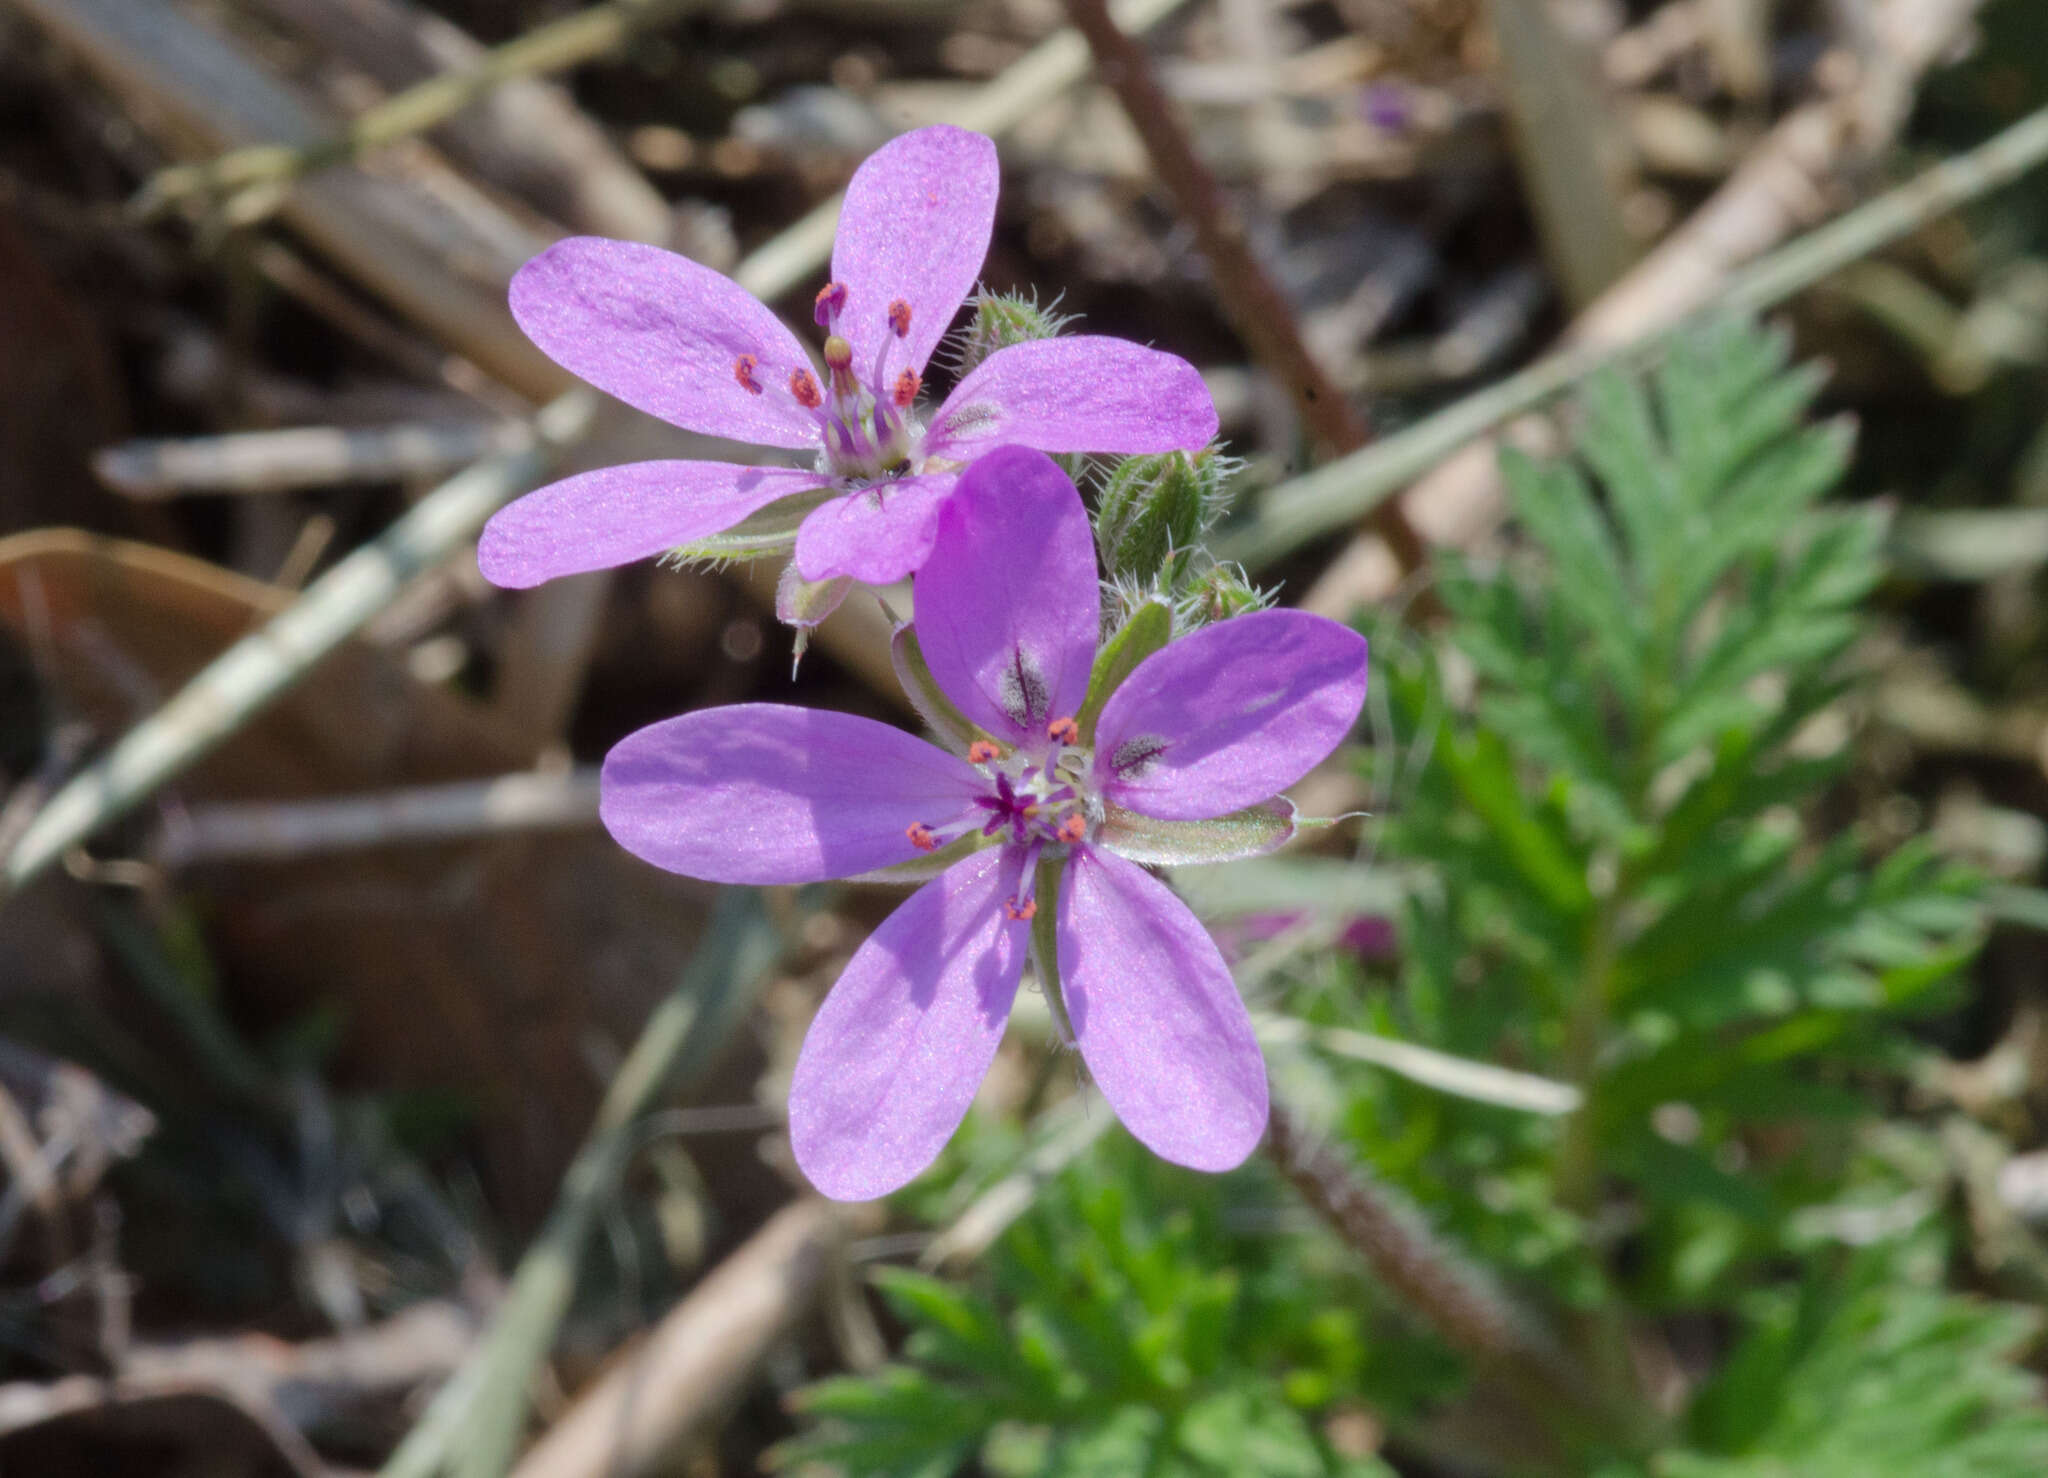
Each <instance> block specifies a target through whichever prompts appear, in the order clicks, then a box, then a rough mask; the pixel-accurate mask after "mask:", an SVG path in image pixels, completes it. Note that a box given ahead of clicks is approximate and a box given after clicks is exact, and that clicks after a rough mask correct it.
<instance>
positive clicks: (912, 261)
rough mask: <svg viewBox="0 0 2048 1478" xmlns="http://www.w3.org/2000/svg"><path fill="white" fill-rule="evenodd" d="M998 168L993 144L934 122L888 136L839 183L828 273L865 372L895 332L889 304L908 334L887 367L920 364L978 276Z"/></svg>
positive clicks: (857, 364) (846, 331) (843, 328)
mask: <svg viewBox="0 0 2048 1478" xmlns="http://www.w3.org/2000/svg"><path fill="white" fill-rule="evenodd" d="M1001 183H1002V171H1001V170H1000V168H998V166H997V164H996V146H995V145H994V144H993V143H991V142H989V140H987V139H985V138H983V137H982V136H981V135H980V134H978V133H969V132H967V130H965V129H962V128H951V127H948V126H946V125H944V124H937V125H934V126H933V127H930V128H920V129H917V130H916V131H914V132H912V133H906V134H904V135H903V136H902V137H901V138H897V139H892V140H890V141H889V142H888V143H886V144H884V145H882V147H881V148H879V149H877V150H875V152H874V153H872V154H870V155H869V156H868V157H867V160H866V162H865V163H863V164H862V165H861V167H860V168H859V169H857V170H855V171H854V175H853V180H852V182H851V183H849V184H848V185H847V187H846V204H845V205H844V206H843V207H842V208H841V209H840V212H839V235H838V238H837V239H836V240H835V241H834V242H833V244H832V280H833V281H834V282H838V283H843V284H845V286H846V292H847V298H846V306H845V308H844V309H842V310H841V314H840V318H839V331H840V333H841V334H843V335H844V336H845V337H846V340H847V342H849V343H850V344H852V345H853V362H854V366H855V367H856V368H857V369H858V370H859V371H860V373H862V374H867V373H868V372H869V369H870V366H872V365H873V363H874V361H875V355H876V352H877V351H878V350H879V349H881V347H882V345H883V343H884V342H885V340H889V339H893V338H894V337H895V333H894V330H893V329H892V328H891V327H890V325H889V305H890V304H891V303H895V302H899V301H900V302H903V303H907V304H908V305H909V306H910V333H909V336H908V337H907V338H905V339H903V340H902V341H901V342H899V343H897V344H895V345H894V346H893V347H891V348H890V350H889V373H891V374H894V373H895V372H896V371H897V370H899V369H901V368H902V367H904V366H905V365H906V364H907V365H908V366H909V367H910V368H911V369H914V370H919V371H922V370H923V369H924V367H925V362H926V361H927V360H929V359H930V358H931V356H932V350H933V349H934V348H935V347H936V346H937V345H938V342H939V340H940V339H941V338H943V337H945V333H946V330H947V328H948V327H950V326H951V324H952V322H953V315H954V314H955V313H957V312H959V311H960V304H961V303H962V302H963V301H964V300H965V299H966V297H967V294H968V292H969V291H970V290H971V289H972V288H973V286H974V279H975V278H976V277H978V276H980V274H981V262H982V258H983V257H985V256H987V255H988V238H989V232H990V230H991V229H992V227H993V226H994V224H995V216H996V190H997V188H998V187H999V186H1000V185H1001Z"/></svg>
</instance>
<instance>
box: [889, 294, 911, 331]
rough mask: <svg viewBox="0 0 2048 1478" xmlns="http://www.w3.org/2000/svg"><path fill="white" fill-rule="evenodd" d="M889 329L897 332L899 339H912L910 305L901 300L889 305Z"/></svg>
mask: <svg viewBox="0 0 2048 1478" xmlns="http://www.w3.org/2000/svg"><path fill="white" fill-rule="evenodd" d="M889 327H890V328H892V329H894V330H895V332H896V337H897V338H899V339H907V338H909V337H910V304H908V303H906V302H904V301H903V299H901V298H898V299H896V301H895V302H893V303H891V304H890V305H889Z"/></svg>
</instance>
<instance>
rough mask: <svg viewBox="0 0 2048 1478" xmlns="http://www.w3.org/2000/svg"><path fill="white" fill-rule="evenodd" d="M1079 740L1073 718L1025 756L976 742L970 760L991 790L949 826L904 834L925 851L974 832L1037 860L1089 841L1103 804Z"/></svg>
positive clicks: (921, 826)
mask: <svg viewBox="0 0 2048 1478" xmlns="http://www.w3.org/2000/svg"><path fill="white" fill-rule="evenodd" d="M1080 741H1081V730H1080V726H1079V725H1078V724H1076V723H1075V722H1074V720H1073V719H1071V718H1056V719H1054V720H1053V721H1052V722H1051V723H1049V724H1047V725H1046V730H1045V742H1044V744H1043V745H1042V746H1032V747H1031V749H1029V750H1027V749H1023V748H1019V749H1014V750H1009V751H1005V750H1003V749H1002V748H1001V747H1000V746H998V745H995V744H991V743H990V742H989V741H987V740H985V739H982V740H977V741H975V743H973V744H972V745H970V746H969V747H968V750H967V759H968V762H969V763H970V764H972V765H973V766H974V767H975V768H976V769H978V770H980V771H981V773H982V774H983V775H984V776H985V777H987V781H988V786H987V788H986V789H985V790H984V791H983V792H982V793H981V794H980V795H977V796H976V797H974V807H975V809H974V812H973V813H972V814H970V815H968V816H966V817H964V818H962V819H961V820H959V821H955V822H953V823H952V824H950V825H948V826H932V825H930V824H928V823H926V822H922V821H920V822H918V823H917V824H916V825H914V826H912V827H911V828H910V829H909V833H908V834H909V837H910V840H911V841H912V842H913V843H914V844H915V845H916V846H917V848H918V850H919V851H923V852H930V851H935V850H937V849H938V848H939V847H941V846H943V845H945V844H946V843H947V842H950V841H953V840H955V839H956V838H959V837H962V836H965V835H967V833H969V832H970V831H975V830H979V831H980V832H981V834H982V835H983V836H987V837H995V838H998V839H999V840H1001V841H1004V842H1007V843H1010V844H1011V845H1014V846H1024V847H1029V848H1030V849H1031V850H1032V852H1033V854H1034V856H1035V854H1036V853H1037V851H1038V849H1039V848H1040V847H1044V846H1050V845H1065V846H1071V845H1073V844H1074V843H1076V842H1084V841H1086V840H1087V839H1088V837H1089V835H1090V834H1091V833H1092V832H1093V831H1094V829H1095V824H1096V823H1097V822H1098V821H1100V820H1101V819H1102V803H1101V801H1100V800H1099V799H1097V797H1096V795H1095V783H1094V771H1095V761H1094V755H1093V753H1092V752H1091V751H1089V750H1086V749H1083V748H1082V747H1081V742H1080Z"/></svg>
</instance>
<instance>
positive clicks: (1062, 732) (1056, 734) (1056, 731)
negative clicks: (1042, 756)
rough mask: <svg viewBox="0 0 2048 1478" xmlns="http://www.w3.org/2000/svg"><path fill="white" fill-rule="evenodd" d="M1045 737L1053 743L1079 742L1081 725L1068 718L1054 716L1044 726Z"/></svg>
mask: <svg viewBox="0 0 2048 1478" xmlns="http://www.w3.org/2000/svg"><path fill="white" fill-rule="evenodd" d="M1045 737H1046V738H1048V739H1050V740H1052V742H1053V743H1055V744H1079V743H1080V742H1081V726H1080V725H1079V724H1077V723H1075V722H1074V721H1073V720H1072V719H1070V718H1056V719H1054V720H1053V721H1052V722H1051V723H1049V724H1047V725H1046V726H1045Z"/></svg>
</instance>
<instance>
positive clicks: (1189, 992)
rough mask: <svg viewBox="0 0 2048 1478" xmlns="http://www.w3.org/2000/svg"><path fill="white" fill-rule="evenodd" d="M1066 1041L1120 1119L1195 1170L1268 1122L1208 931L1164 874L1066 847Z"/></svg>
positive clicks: (1216, 1165)
mask: <svg viewBox="0 0 2048 1478" xmlns="http://www.w3.org/2000/svg"><path fill="white" fill-rule="evenodd" d="M1059 956H1060V980H1061V984H1062V987H1063V988H1064V990H1065V993H1066V1003H1067V1016H1068V1019H1069V1020H1071V1021H1072V1022H1073V1025H1074V1042H1075V1045H1076V1046H1078V1047H1079V1048H1080V1049H1081V1056H1082V1058H1083V1059H1084V1060H1085V1061H1086V1062H1087V1064H1088V1071H1089V1072H1090V1073H1091V1074H1092V1075H1093V1076H1094V1078H1095V1082H1096V1086H1098V1087H1099V1088H1101V1089H1102V1096H1103V1097H1104V1098H1106V1099H1108V1100H1109V1106H1110V1107H1111V1108H1113V1109H1115V1110H1116V1116H1117V1117H1118V1118H1119V1119H1121V1120H1123V1122H1124V1127H1125V1128H1127V1129H1129V1130H1130V1131H1131V1133H1133V1134H1135V1135H1136V1136H1137V1137H1138V1138H1139V1139H1140V1140H1142V1141H1143V1142H1144V1143H1145V1144H1146V1145H1147V1146H1148V1147H1150V1148H1151V1150H1152V1151H1153V1153H1155V1154H1157V1155H1159V1156H1161V1157H1162V1158H1164V1159H1168V1160H1172V1161H1173V1162H1174V1163H1176V1164H1179V1165H1189V1166H1192V1167H1193V1168H1195V1169H1196V1170H1228V1169H1230V1168H1231V1167H1232V1166H1235V1165H1238V1164H1241V1163H1242V1162H1243V1160H1244V1158H1245V1156H1246V1155H1249V1154H1250V1153H1251V1152H1252V1149H1253V1148H1254V1147H1255V1146H1256V1145H1257V1144H1258V1142H1259V1136H1260V1135H1261V1134H1263V1133H1265V1129H1266V1064H1265V1059H1264V1058H1262V1057H1261V1056H1260V1055H1259V1044H1258V1042H1257V1040H1256V1039H1255V1038H1254V1037H1253V1035H1252V1022H1251V1016H1250V1014H1249V1013H1247V1012H1246V1010H1245V1008H1244V1001H1243V999H1242V998H1240V997H1239V995H1238V993H1237V986H1236V985H1235V984H1234V983H1233V982H1232V981H1231V978H1230V971H1229V969H1228V968H1227V967H1226V966H1225V965H1224V963H1223V956H1222V955H1221V954H1219V953H1218V952H1217V949H1216V945H1215V943H1214V942H1213V941H1212V940H1211V939H1210V938H1209V936H1208V934H1207V933H1206V932H1205V931H1204V930H1203V928H1202V926H1201V924H1200V923H1198V922H1197V921H1196V919H1195V916H1194V915H1193V914H1192V913H1189V912H1188V907H1187V905H1186V904H1184V903H1182V902H1181V901H1180V900H1179V899H1178V898H1176V897H1174V896H1173V893H1172V892H1171V891H1170V890H1169V889H1168V888H1167V886H1166V884H1164V883H1162V882H1160V881H1159V880H1158V879H1157V878H1155V877H1153V876H1152V875H1151V874H1149V873H1147V872H1146V871H1144V869H1142V868H1140V867H1138V866H1136V865H1135V864H1133V863H1129V862H1126V861H1124V860H1123V859H1122V858H1121V857H1117V856H1114V855H1112V854H1110V853H1107V852H1098V851H1095V850H1094V849H1092V848H1088V847H1077V848H1075V849H1074V855H1073V857H1072V859H1071V860H1070V861H1069V862H1068V863H1067V871H1066V876H1065V878H1064V879H1063V880H1062V881H1061V883H1060V912H1059Z"/></svg>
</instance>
